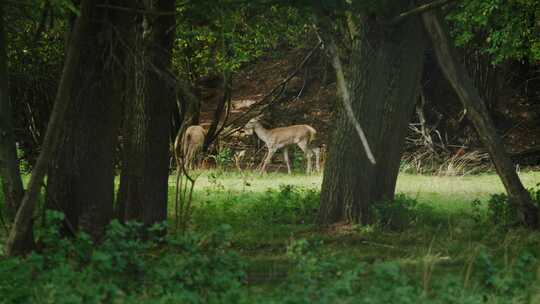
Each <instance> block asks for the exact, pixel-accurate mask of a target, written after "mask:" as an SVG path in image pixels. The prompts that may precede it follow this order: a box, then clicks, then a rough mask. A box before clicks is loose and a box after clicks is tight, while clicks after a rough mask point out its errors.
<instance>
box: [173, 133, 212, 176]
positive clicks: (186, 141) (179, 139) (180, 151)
mask: <svg viewBox="0 0 540 304" xmlns="http://www.w3.org/2000/svg"><path fill="white" fill-rule="evenodd" d="M205 136H206V131H205V130H204V128H203V127H201V126H198V125H194V126H189V127H188V128H187V129H186V131H185V132H184V134H180V133H178V135H177V136H176V140H175V141H174V155H175V157H176V164H177V165H178V168H180V165H182V163H184V164H185V166H186V168H187V169H193V168H194V164H193V163H194V161H195V159H196V157H197V154H199V153H200V152H201V150H202V147H203V143H204V137H205Z"/></svg>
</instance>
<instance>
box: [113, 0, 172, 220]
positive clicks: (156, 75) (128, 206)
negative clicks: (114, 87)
mask: <svg viewBox="0 0 540 304" xmlns="http://www.w3.org/2000/svg"><path fill="white" fill-rule="evenodd" d="M147 8H149V9H155V10H159V11H163V12H171V13H173V12H174V9H175V1H174V0H153V1H150V2H147ZM144 18H151V19H147V20H145V22H143V23H142V24H147V27H144V28H141V29H140V30H137V31H136V32H135V33H134V35H133V38H134V39H135V43H134V45H137V47H139V48H142V57H138V58H134V60H135V61H136V63H135V64H134V66H135V68H136V69H137V71H136V73H135V75H136V76H135V79H134V80H135V83H134V87H135V90H134V91H135V92H136V96H135V98H133V102H132V103H131V104H129V103H128V104H126V114H125V118H126V119H125V123H126V125H125V128H124V132H125V135H124V140H125V142H126V144H125V149H124V155H123V166H122V175H121V180H120V190H119V194H118V210H117V214H118V215H119V217H120V219H121V220H124V221H126V220H138V221H142V222H143V223H144V224H145V225H146V226H150V225H152V224H154V223H158V222H162V221H164V220H166V219H167V190H168V177H169V137H168V136H169V132H170V118H171V110H172V105H173V103H174V102H175V91H174V85H175V81H174V79H173V77H172V73H171V72H170V69H171V58H172V57H171V56H172V43H173V39H174V33H175V31H174V26H175V20H174V15H172V14H171V15H162V16H159V17H157V16H145V17H144ZM143 32H144V33H145V34H143ZM146 35H148V36H146Z"/></svg>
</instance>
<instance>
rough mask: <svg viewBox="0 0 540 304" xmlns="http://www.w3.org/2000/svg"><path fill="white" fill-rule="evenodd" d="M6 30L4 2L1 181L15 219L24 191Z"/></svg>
mask: <svg viewBox="0 0 540 304" xmlns="http://www.w3.org/2000/svg"><path fill="white" fill-rule="evenodd" d="M6 42H7V41H6V35H5V29H4V2H0V179H1V181H2V190H3V193H4V202H5V207H6V211H7V215H8V218H9V219H13V218H14V217H15V214H16V213H17V209H18V208H19V205H20V203H21V201H22V198H23V195H24V192H23V191H24V190H23V185H22V180H21V173H20V170H19V161H18V159H17V148H16V146H15V134H14V132H13V118H12V115H13V112H12V109H11V102H10V98H9V89H8V69H7V54H6Z"/></svg>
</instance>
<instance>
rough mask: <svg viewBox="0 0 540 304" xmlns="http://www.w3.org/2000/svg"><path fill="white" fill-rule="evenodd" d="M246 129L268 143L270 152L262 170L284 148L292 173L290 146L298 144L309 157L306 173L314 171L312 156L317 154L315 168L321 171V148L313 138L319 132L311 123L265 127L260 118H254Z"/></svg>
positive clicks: (286, 161) (264, 170)
mask: <svg viewBox="0 0 540 304" xmlns="http://www.w3.org/2000/svg"><path fill="white" fill-rule="evenodd" d="M244 128H245V130H246V133H247V134H250V135H251V134H253V132H255V134H257V136H258V137H259V138H260V139H261V140H262V141H263V142H264V143H265V144H266V147H267V148H268V154H267V155H266V158H265V159H264V162H263V165H262V168H261V171H262V172H266V165H268V163H269V162H270V161H271V160H272V156H273V155H274V153H276V151H277V150H279V149H281V148H283V157H284V158H285V163H286V164H287V172H288V173H289V174H291V165H290V163H289V151H288V150H287V147H288V146H291V145H295V144H296V145H298V147H300V149H301V150H302V152H304V155H305V157H306V159H307V168H306V173H307V174H309V173H311V171H312V168H311V157H312V156H313V154H315V168H316V170H317V172H319V171H320V167H319V157H320V156H319V155H320V149H319V148H318V147H314V146H313V140H314V139H315V136H316V134H317V131H315V129H314V128H313V127H311V126H309V125H294V126H289V127H282V128H275V129H269V130H268V129H265V128H264V127H263V126H262V125H261V123H260V122H259V118H252V119H251V120H250V121H249V122H248V123H247V124H246V125H245V127H244Z"/></svg>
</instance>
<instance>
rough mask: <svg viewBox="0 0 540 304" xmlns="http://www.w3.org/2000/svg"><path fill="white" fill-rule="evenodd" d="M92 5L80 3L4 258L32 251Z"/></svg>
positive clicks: (89, 21)
mask: <svg viewBox="0 0 540 304" xmlns="http://www.w3.org/2000/svg"><path fill="white" fill-rule="evenodd" d="M94 5H95V1H91V0H86V1H83V2H82V3H81V9H80V16H79V17H78V18H77V21H76V22H75V26H74V29H73V36H72V41H71V42H70V45H69V47H68V50H67V56H66V60H65V63H64V68H63V71H62V78H61V79H60V85H59V87H58V92H57V94H56V98H55V102H54V107H53V110H52V112H51V118H50V120H49V124H48V126H47V132H46V133H45V138H44V140H43V145H42V149H41V153H40V154H39V157H38V160H37V162H36V165H35V166H34V169H33V171H32V176H31V177H30V182H29V183H28V188H27V190H26V193H25V195H24V198H23V200H22V202H21V206H20V207H19V210H18V211H17V215H16V217H15V221H14V223H13V226H12V228H11V230H10V233H9V237H8V239H7V242H6V253H7V255H8V256H11V255H17V254H24V253H28V252H29V251H30V250H32V249H33V247H34V240H33V234H32V216H33V214H34V210H35V207H36V204H37V199H38V196H39V193H40V190H41V186H42V183H43V178H44V177H45V174H46V173H47V169H48V166H49V162H50V160H51V157H52V155H53V153H54V151H55V148H56V147H57V145H58V143H59V140H60V135H61V131H62V124H63V120H64V118H65V115H66V112H67V108H68V106H69V104H70V103H71V102H72V101H71V91H72V89H73V88H74V86H75V85H76V80H77V79H76V75H77V71H78V69H79V66H80V63H81V54H82V52H81V49H82V47H83V41H84V38H85V37H84V33H86V32H87V31H88V30H89V28H90V24H91V19H90V14H89V11H90V10H91V9H92V8H93V6H94Z"/></svg>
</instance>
